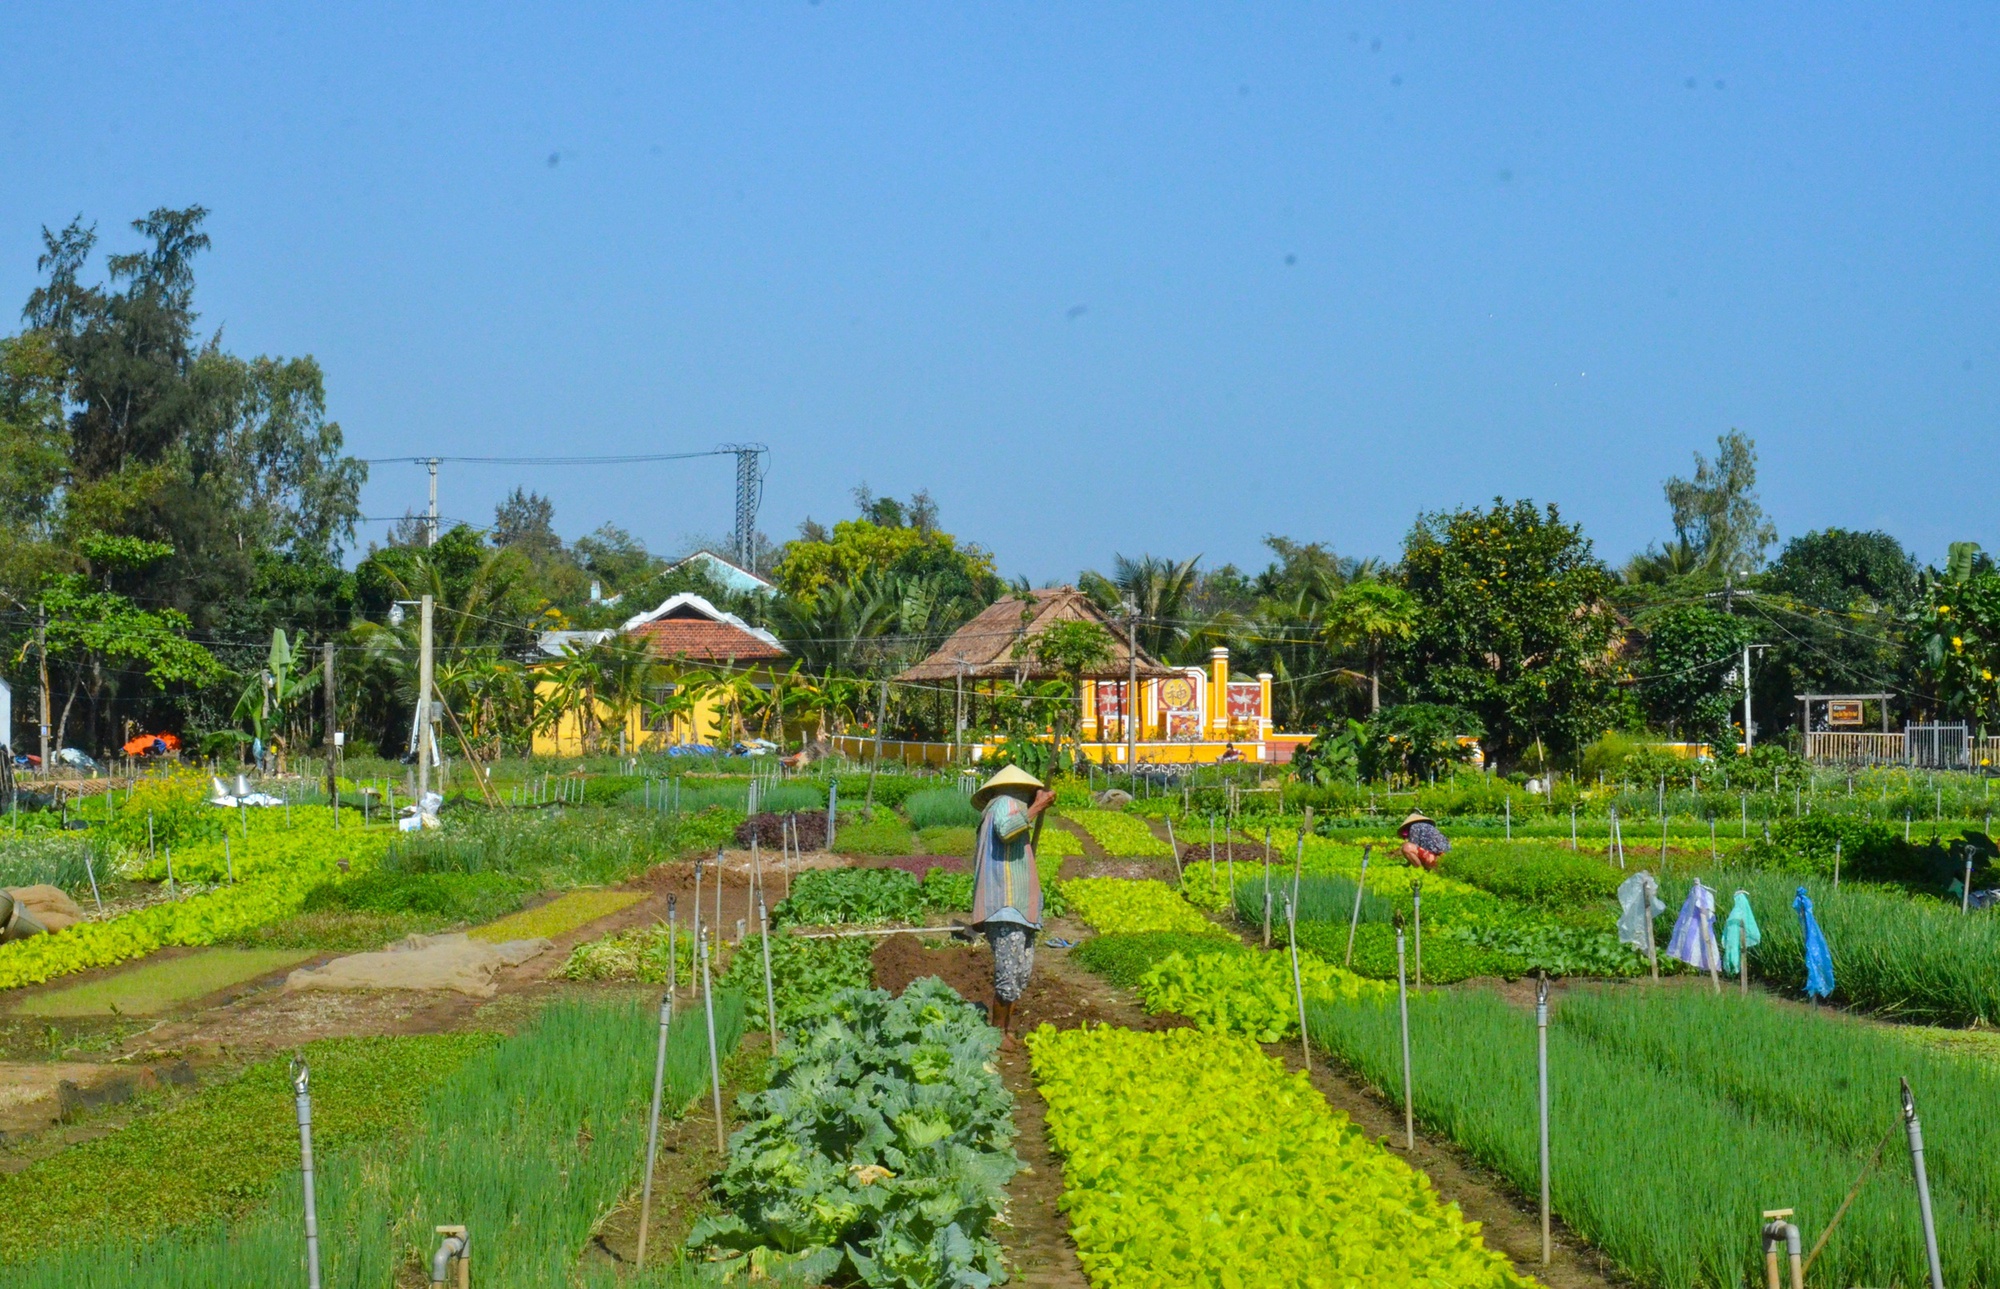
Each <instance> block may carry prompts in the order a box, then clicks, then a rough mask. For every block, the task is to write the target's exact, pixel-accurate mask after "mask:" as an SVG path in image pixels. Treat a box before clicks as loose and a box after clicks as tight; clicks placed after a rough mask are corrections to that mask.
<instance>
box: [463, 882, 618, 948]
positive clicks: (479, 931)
mask: <svg viewBox="0 0 2000 1289" xmlns="http://www.w3.org/2000/svg"><path fill="white" fill-rule="evenodd" d="M645 898H646V894H645V892H643V891H571V892H570V893H569V894H568V895H564V896H562V897H560V898H558V899H554V900H550V901H549V902H548V903H547V904H544V905H542V906H541V907H540V908H535V909H527V910H525V911H523V912H520V913H515V914H513V915H511V916H509V917H504V918H501V919H500V920H499V921H498V922H489V923H487V924H486V925H485V926H480V927H474V928H473V929H472V938H473V939H475V940H485V941H488V942H489V943H492V944H501V943H504V942H505V941H508V940H533V939H536V938H538V937H542V936H547V937H548V938H550V939H554V938H555V937H556V936H559V935H564V934H567V933H568V932H571V931H574V930H576V929H577V928H578V927H580V926H584V925H586V924H588V923H591V922H595V921H597V919H599V918H601V917H607V916H609V915H611V914H613V913H616V912H618V911H619V910H620V909H629V908H631V907H632V906H633V905H634V904H637V903H638V902H639V901H640V900H643V899H645Z"/></svg>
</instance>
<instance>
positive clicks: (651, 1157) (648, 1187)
mask: <svg viewBox="0 0 2000 1289" xmlns="http://www.w3.org/2000/svg"><path fill="white" fill-rule="evenodd" d="M673 1022H674V995H673V992H672V991H671V990H669V991H668V993H667V995H666V997H664V998H662V999H660V1047H659V1051H658V1053H657V1054H656V1055H655V1056H654V1057H653V1108H652V1110H651V1111H649V1112H648V1113H647V1115H646V1177H645V1181H644V1182H643V1183H641V1185H640V1187H639V1268H640V1270H642V1271H643V1270H644V1269H645V1266H646V1228H647V1227H649V1226H650V1225H651V1224H652V1221H653V1165H654V1161H655V1160H656V1159H658V1157H659V1149H660V1097H661V1094H662V1093H663V1092H664V1090H665V1088H666V1083H667V1027H668V1026H669V1025H671V1024H673ZM431 1280H432V1283H437V1282H438V1275H437V1271H436V1269H435V1268H433V1270H432V1272H431Z"/></svg>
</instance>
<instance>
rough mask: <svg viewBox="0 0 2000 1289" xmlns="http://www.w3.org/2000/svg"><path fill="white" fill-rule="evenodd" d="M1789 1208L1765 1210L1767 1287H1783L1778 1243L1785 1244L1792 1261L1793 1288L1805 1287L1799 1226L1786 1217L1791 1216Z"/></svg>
mask: <svg viewBox="0 0 2000 1289" xmlns="http://www.w3.org/2000/svg"><path fill="white" fill-rule="evenodd" d="M1791 1215H1792V1210H1791V1209H1788V1208H1767V1209H1765V1210H1764V1229H1763V1235H1764V1284H1765V1287H1766V1289H1783V1287H1782V1285H1781V1284H1780V1283H1779V1280H1778V1245H1780V1244H1783V1245H1784V1246H1785V1252H1786V1253H1787V1254H1788V1255H1790V1257H1791V1262H1792V1289H1805V1282H1806V1280H1805V1268H1804V1266H1803V1265H1802V1264H1801V1263H1800V1261H1799V1228H1798V1227H1797V1226H1796V1225H1794V1224H1793V1223H1791V1222H1789V1221H1787V1220H1786V1219H1787V1218H1789V1217H1791Z"/></svg>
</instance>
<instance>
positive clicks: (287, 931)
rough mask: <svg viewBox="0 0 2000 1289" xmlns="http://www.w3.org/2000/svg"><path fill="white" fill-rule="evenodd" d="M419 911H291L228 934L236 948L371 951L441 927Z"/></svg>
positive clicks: (320, 951)
mask: <svg viewBox="0 0 2000 1289" xmlns="http://www.w3.org/2000/svg"><path fill="white" fill-rule="evenodd" d="M445 925H446V924H445V923H444V922H443V921H442V920H440V919H438V918H435V917H430V916H427V915H425V914H422V913H354V912H346V911H332V912H325V913H295V914H293V915H292V916H291V917H288V918H281V919H279V920H278V921H276V922H272V923H269V924H267V925H265V926H260V927H252V928H250V929H249V930H248V931H243V932H240V933H239V934H237V935H235V936H233V937H231V939H230V941H229V943H230V945H232V946H233V947H235V948H238V949H309V950H312V951H314V952H317V953H373V952H374V951H375V950H377V949H380V948H382V947H383V946H384V945H388V944H392V943H394V942H395V941H397V940H400V939H402V938H403V937H404V936H406V935H421V934H427V933H429V932H432V931H438V930H441V929H443V927H444V926H445Z"/></svg>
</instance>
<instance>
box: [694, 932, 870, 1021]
mask: <svg viewBox="0 0 2000 1289" xmlns="http://www.w3.org/2000/svg"><path fill="white" fill-rule="evenodd" d="M874 953H875V941H874V940H873V939H870V938H868V937H866V936H848V937H844V938H833V937H827V938H824V939H813V940H808V939H805V938H803V937H801V936H794V935H783V934H774V935H773V936H772V937H771V988H772V992H773V993H774V994H775V995H776V996H777V1003H778V1024H779V1026H780V1027H782V1028H785V1029H789V1028H791V1026H792V1024H793V1023H794V1022H795V1021H796V1020H798V1018H799V1017H800V1016H801V1015H803V1014H804V1013H806V1012H808V1011H810V1010H811V1009H813V1008H816V1007H818V1006H819V1005H820V1004H822V1003H824V1002H825V1001H826V1000H827V999H829V998H831V997H833V996H834V995H835V994H837V993H840V992H841V991H842V990H845V989H865V988H867V987H868V982H869V979H870V977H871V974H872V972H873V958H874ZM682 978H683V979H686V977H685V976H683V977H682ZM722 985H723V987H724V988H726V989H734V990H735V991H736V992H737V993H740V994H742V995H743V997H744V998H746V999H748V1000H749V1007H750V1015H751V1019H752V1021H753V1022H754V1021H757V1020H760V1019H762V1018H763V1016H764V941H763V938H762V937H761V936H756V935H753V936H750V937H748V938H747V939H745V940H744V941H743V943H742V944H740V945H738V946H736V950H735V953H734V956H732V957H731V958H730V960H729V969H728V970H727V971H724V972H723V973H722Z"/></svg>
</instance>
